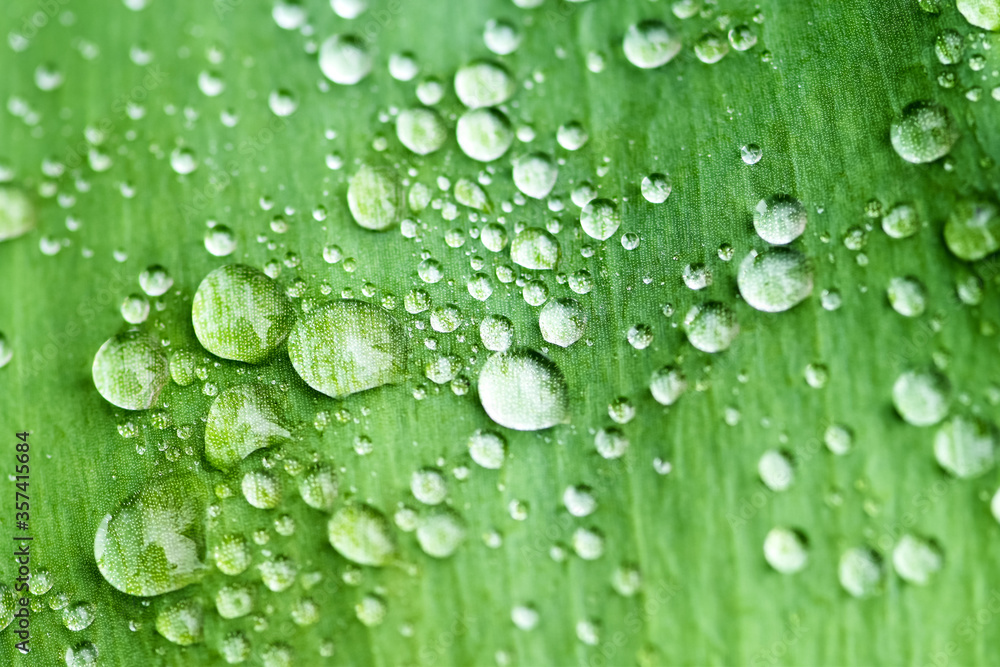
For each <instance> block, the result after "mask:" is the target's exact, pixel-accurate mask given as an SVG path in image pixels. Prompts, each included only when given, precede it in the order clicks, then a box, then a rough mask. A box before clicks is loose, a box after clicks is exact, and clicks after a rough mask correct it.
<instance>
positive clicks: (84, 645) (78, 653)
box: [65, 642, 100, 667]
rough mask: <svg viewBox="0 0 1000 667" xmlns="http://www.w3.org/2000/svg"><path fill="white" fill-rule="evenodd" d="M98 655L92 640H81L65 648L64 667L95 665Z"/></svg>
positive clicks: (93, 666)
mask: <svg viewBox="0 0 1000 667" xmlns="http://www.w3.org/2000/svg"><path fill="white" fill-rule="evenodd" d="M99 656H100V653H99V652H98V650H97V646H96V645H95V644H94V643H93V642H81V643H79V644H77V645H75V646H70V647H69V648H67V649H66V656H65V657H66V667H97V665H98V657H99Z"/></svg>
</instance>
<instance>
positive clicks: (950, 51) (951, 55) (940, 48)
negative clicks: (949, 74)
mask: <svg viewBox="0 0 1000 667" xmlns="http://www.w3.org/2000/svg"><path fill="white" fill-rule="evenodd" d="M964 52H965V39H964V38H963V37H962V35H961V33H959V32H958V31H957V30H951V29H947V30H942V31H941V32H939V33H938V35H937V37H936V38H934V53H935V54H936V55H937V58H938V62H940V63H941V64H942V65H957V64H958V63H960V62H962V54H963V53H964Z"/></svg>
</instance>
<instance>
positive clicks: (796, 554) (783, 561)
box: [764, 528, 809, 574]
mask: <svg viewBox="0 0 1000 667" xmlns="http://www.w3.org/2000/svg"><path fill="white" fill-rule="evenodd" d="M764 560H766V561H767V564H768V565H770V566H771V567H773V568H774V569H775V570H776V571H778V572H780V573H781V574H795V573H796V572H800V571H802V569H803V568H805V566H806V563H807V562H808V561H809V552H808V551H807V549H806V540H805V538H804V537H803V536H802V534H801V533H799V532H798V531H795V530H791V529H789V528H772V529H771V530H770V531H768V533H767V537H765V538H764Z"/></svg>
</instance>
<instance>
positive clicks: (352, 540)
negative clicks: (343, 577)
mask: <svg viewBox="0 0 1000 667" xmlns="http://www.w3.org/2000/svg"><path fill="white" fill-rule="evenodd" d="M327 528H328V531H329V537H330V544H331V545H333V548H334V549H336V550H337V553H339V554H340V555H341V556H343V557H344V558H346V559H347V560H350V561H353V562H355V563H357V564H359V565H374V566H376V567H380V566H382V565H386V564H387V563H389V562H390V561H391V560H392V559H393V557H394V556H395V553H396V544H395V542H394V541H393V538H392V533H391V531H390V528H389V520H388V519H386V518H385V515H384V514H382V513H381V512H379V511H378V510H377V509H375V508H374V507H370V506H368V505H362V504H357V503H355V504H350V505H345V506H344V507H341V508H340V509H339V510H337V512H336V513H335V514H334V515H333V517H332V518H331V519H330V522H329V524H328V526H327Z"/></svg>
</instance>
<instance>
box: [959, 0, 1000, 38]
mask: <svg viewBox="0 0 1000 667" xmlns="http://www.w3.org/2000/svg"><path fill="white" fill-rule="evenodd" d="M957 6H958V11H960V12H961V13H962V16H964V17H965V20H966V21H968V22H969V23H971V24H972V25H974V26H976V27H977V28H982V29H983V30H992V31H996V30H1000V0H958V2H957Z"/></svg>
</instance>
